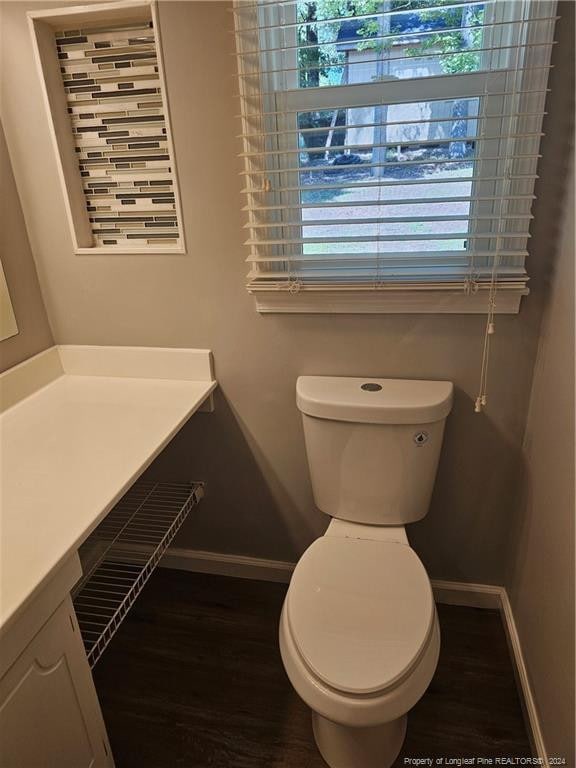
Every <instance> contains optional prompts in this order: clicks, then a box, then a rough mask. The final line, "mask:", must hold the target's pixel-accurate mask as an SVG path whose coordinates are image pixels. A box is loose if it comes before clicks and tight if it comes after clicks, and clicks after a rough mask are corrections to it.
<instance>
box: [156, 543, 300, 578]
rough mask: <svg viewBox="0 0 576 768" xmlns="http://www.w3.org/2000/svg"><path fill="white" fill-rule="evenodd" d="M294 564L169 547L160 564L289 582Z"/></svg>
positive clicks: (220, 574)
mask: <svg viewBox="0 0 576 768" xmlns="http://www.w3.org/2000/svg"><path fill="white" fill-rule="evenodd" d="M295 565H296V564H295V563H287V562H284V561H283V560H264V559H263V558H260V557H247V556H246V555H226V554H222V553H220V552H204V551H202V550H197V549H183V548H179V547H170V548H169V549H168V551H167V552H166V554H165V555H164V557H163V558H162V560H161V561H160V566H161V567H163V568H175V569H177V570H180V571H194V572H195V573H212V574H214V575H216V576H234V577H235V578H237V579H260V580H261V581H276V582H281V583H282V584H288V583H289V581H290V577H291V576H292V571H293V570H294V567H295Z"/></svg>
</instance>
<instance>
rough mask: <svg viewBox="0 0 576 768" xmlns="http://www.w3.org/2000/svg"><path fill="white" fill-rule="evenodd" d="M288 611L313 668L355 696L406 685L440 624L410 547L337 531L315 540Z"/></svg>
mask: <svg viewBox="0 0 576 768" xmlns="http://www.w3.org/2000/svg"><path fill="white" fill-rule="evenodd" d="M284 612H285V622H286V628H287V630H288V632H289V634H290V636H291V639H292V641H293V644H294V647H295V650H296V651H297V653H298V656H299V657H300V661H301V663H302V664H303V666H304V667H305V668H307V670H308V673H309V674H310V675H311V676H312V677H313V678H315V679H316V680H317V681H318V682H319V683H320V684H321V685H323V686H326V687H327V688H328V689H331V690H333V691H334V692H337V693H341V694H344V695H346V696H348V697H354V698H356V697H369V698H373V697H375V696H380V695H382V694H384V693H386V692H389V691H391V690H393V689H394V688H395V687H397V686H399V685H401V683H402V682H403V681H404V680H405V679H406V678H407V677H409V676H410V674H411V673H412V671H413V670H414V668H415V667H416V666H417V665H418V664H419V662H420V660H421V657H422V655H423V654H424V652H425V651H426V649H427V646H428V645H429V643H430V638H431V635H432V633H433V630H434V626H435V621H436V609H435V605H434V599H433V595H432V589H431V586H430V582H429V579H428V576H427V574H426V571H425V569H424V566H423V565H422V563H421V562H420V560H419V558H418V556H417V555H416V553H415V552H414V551H413V550H412V549H411V548H410V547H409V546H407V545H405V544H400V543H392V542H385V541H374V540H370V539H351V538H337V537H334V536H328V537H322V538H320V539H317V540H316V541H315V542H314V543H313V544H312V545H311V546H310V547H309V548H308V550H306V552H305V553H304V555H303V556H302V558H301V560H300V561H299V563H298V565H297V566H296V569H295V571H294V574H293V577H292V581H291V583H290V587H289V589H288V594H287V597H286V602H285V611H284Z"/></svg>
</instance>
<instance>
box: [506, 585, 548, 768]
mask: <svg viewBox="0 0 576 768" xmlns="http://www.w3.org/2000/svg"><path fill="white" fill-rule="evenodd" d="M501 590H502V591H501V593H500V601H501V602H500V615H501V616H502V623H503V624H504V629H505V630H506V639H507V640H508V648H509V649H510V656H511V657H512V663H513V666H514V676H515V677H516V687H517V688H518V689H519V691H521V696H520V702H521V704H522V710H523V713H524V721H525V724H526V730H527V731H528V736H529V738H530V745H531V747H532V751H533V752H534V754H535V755H536V757H539V758H540V759H541V761H542V765H543V766H544V768H549V766H550V763H549V761H548V752H547V750H546V745H545V743H544V736H543V734H542V728H541V727H540V719H539V717H538V708H537V706H536V700H535V698H534V694H533V692H532V686H531V685H530V679H529V676H528V669H527V666H526V662H525V660H524V654H523V652H522V644H521V642H520V636H519V634H518V630H517V629H516V622H515V620H514V613H513V611H512V605H511V604H510V599H509V598H508V593H507V592H506V590H505V589H504V587H501Z"/></svg>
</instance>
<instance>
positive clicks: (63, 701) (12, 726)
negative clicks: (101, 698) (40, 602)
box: [0, 597, 114, 768]
mask: <svg viewBox="0 0 576 768" xmlns="http://www.w3.org/2000/svg"><path fill="white" fill-rule="evenodd" d="M113 765H114V761H113V759H112V753H111V751H110V746H109V744H108V739H107V736H106V729H105V726H104V721H103V719H102V713H101V711H100V704H99V703H98V697H97V695H96V690H95V688H94V682H93V680H92V673H91V672H90V667H89V666H88V661H87V659H86V654H85V652H84V646H83V644H82V638H81V636H80V629H79V627H78V624H77V622H76V617H75V615H74V609H73V606H72V601H71V600H70V598H69V597H67V598H66V600H64V602H63V603H62V604H61V605H60V607H59V608H58V609H57V610H56V611H55V612H54V614H53V615H52V617H51V618H50V619H49V620H48V621H47V622H46V624H45V625H44V626H43V627H42V629H41V630H40V631H39V632H38V634H37V635H36V636H35V637H34V639H33V640H32V642H31V643H30V644H29V645H28V646H27V648H26V649H25V650H24V651H23V653H22V654H21V655H20V656H19V657H18V659H17V661H16V662H14V664H13V665H12V666H11V667H10V669H9V670H8V671H7V672H6V674H5V675H4V677H3V678H2V680H1V681H0V766H2V768H112V767H113Z"/></svg>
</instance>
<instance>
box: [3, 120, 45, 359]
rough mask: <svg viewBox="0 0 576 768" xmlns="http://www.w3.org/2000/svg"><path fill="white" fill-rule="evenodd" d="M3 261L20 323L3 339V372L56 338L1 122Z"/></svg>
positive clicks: (15, 311) (39, 350) (13, 304)
mask: <svg viewBox="0 0 576 768" xmlns="http://www.w3.org/2000/svg"><path fill="white" fill-rule="evenodd" d="M0 260H1V261H2V265H3V267H4V272H5V275H6V283H7V284H8V290H9V291H10V298H11V300H12V306H13V308H14V314H15V316H16V322H17V324H18V334H17V335H16V336H12V337H11V338H9V339H4V341H0V371H4V370H6V368H10V367H11V366H13V365H16V364H17V363H20V362H22V360H26V359H27V358H29V357H32V355H35V354H37V353H38V352H41V351H42V350H43V349H46V348H47V347H50V346H52V344H53V343H54V341H53V339H52V331H51V330H50V326H49V324H48V318H47V316H46V309H45V307H44V302H43V301H42V295H41V293H40V286H39V284H38V275H37V274H36V267H35V266H34V259H33V258H32V252H31V250H30V243H29V242H28V235H27V234H26V227H25V224H24V217H23V216H22V208H21V206H20V199H19V197H18V192H17V191H16V185H15V183H14V176H13V175H12V167H11V165H10V158H9V157H8V150H7V148H6V140H5V138H4V130H3V128H2V126H1V125H0Z"/></svg>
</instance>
